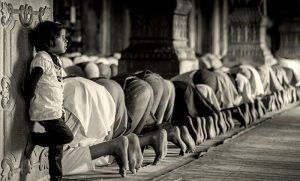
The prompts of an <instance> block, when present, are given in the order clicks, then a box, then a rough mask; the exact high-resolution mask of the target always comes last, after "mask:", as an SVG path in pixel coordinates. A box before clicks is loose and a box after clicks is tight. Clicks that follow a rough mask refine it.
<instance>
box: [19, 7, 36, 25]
mask: <svg viewBox="0 0 300 181" xmlns="http://www.w3.org/2000/svg"><path fill="white" fill-rule="evenodd" d="M19 10H20V12H19V18H20V22H21V24H22V25H23V26H24V27H27V26H30V25H31V23H32V20H33V9H32V7H31V6H28V4H25V6H24V5H21V6H20V8H19Z"/></svg>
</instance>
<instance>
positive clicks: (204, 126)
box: [200, 117, 207, 140]
mask: <svg viewBox="0 0 300 181" xmlns="http://www.w3.org/2000/svg"><path fill="white" fill-rule="evenodd" d="M200 119H201V125H202V131H203V137H204V139H205V140H206V139H207V130H206V120H205V118H204V117H202V118H200Z"/></svg>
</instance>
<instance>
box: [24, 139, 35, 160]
mask: <svg viewBox="0 0 300 181" xmlns="http://www.w3.org/2000/svg"><path fill="white" fill-rule="evenodd" d="M31 136H32V133H28V136H27V142H26V146H25V150H24V156H25V158H26V159H30V158H31V154H32V152H33V150H34V147H35V144H34V143H33V142H32V137H31Z"/></svg>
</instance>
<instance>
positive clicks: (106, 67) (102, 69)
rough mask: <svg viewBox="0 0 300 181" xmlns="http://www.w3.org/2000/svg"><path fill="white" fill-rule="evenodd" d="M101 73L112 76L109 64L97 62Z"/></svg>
mask: <svg viewBox="0 0 300 181" xmlns="http://www.w3.org/2000/svg"><path fill="white" fill-rule="evenodd" d="M97 67H98V70H99V75H101V76H104V77H107V78H110V77H111V69H110V65H109V64H103V63H99V64H97Z"/></svg>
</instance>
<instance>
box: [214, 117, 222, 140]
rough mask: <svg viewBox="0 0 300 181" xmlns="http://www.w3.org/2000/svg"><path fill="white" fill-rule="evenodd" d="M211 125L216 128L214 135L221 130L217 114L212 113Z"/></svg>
mask: <svg viewBox="0 0 300 181" xmlns="http://www.w3.org/2000/svg"><path fill="white" fill-rule="evenodd" d="M213 125H214V127H215V130H216V135H219V134H220V133H221V130H220V128H219V116H218V115H217V114H213Z"/></svg>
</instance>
